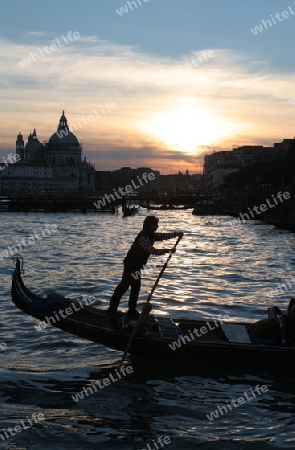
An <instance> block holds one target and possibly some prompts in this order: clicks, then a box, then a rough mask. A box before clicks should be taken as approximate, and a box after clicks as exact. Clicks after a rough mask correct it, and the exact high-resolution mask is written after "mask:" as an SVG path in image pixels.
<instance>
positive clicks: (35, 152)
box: [25, 129, 44, 160]
mask: <svg viewBox="0 0 295 450" xmlns="http://www.w3.org/2000/svg"><path fill="white" fill-rule="evenodd" d="M25 155H26V156H25V158H26V159H27V160H39V159H44V148H43V144H41V142H40V141H39V140H38V138H37V133H36V129H34V131H33V133H30V134H29V136H28V143H27V144H26V147H25Z"/></svg>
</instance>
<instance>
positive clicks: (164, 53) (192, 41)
mask: <svg viewBox="0 0 295 450" xmlns="http://www.w3.org/2000/svg"><path fill="white" fill-rule="evenodd" d="M122 8H123V9H122ZM16 11H17V13H16ZM293 12H294V14H293ZM287 13H288V14H287ZM32 19H34V20H32ZM294 20H295V4H293V3H292V2H286V3H285V2H283V3H282V2H281V1H280V2H279V1H278V0H271V1H267V2H266V1H263V2H260V4H259V5H257V4H256V3H255V2H254V0H253V1H250V2H247V4H239V5H238V6H237V5H236V3H235V2H234V1H232V0H228V1H226V2H223V4H222V5H221V4H220V3H219V2H218V1H217V0H211V1H208V2H207V3H206V4H203V5H197V4H195V2H194V1H191V0H184V1H182V2H179V1H176V0H169V2H168V1H167V0H162V1H161V2H157V3H156V2H155V1H154V0H149V1H144V0H141V1H140V0H136V1H135V2H125V1H122V0H109V1H108V2H107V4H103V5H100V4H97V2H94V1H93V0H88V1H86V2H85V3H84V4H83V5H82V4H77V5H75V6H73V5H72V3H70V2H69V1H67V0H66V1H64V2H63V3H62V4H60V3H59V2H57V1H52V2H51V3H50V5H48V4H47V5H40V4H39V3H38V2H37V1H36V0H29V1H28V2H26V3H25V4H24V3H22V2H20V1H19V0H14V1H12V2H11V3H10V4H8V5H6V6H5V10H4V8H3V7H2V14H1V15H0V24H1V34H0V41H1V49H2V50H1V52H2V58H1V59H2V65H1V85H0V86H1V87H0V90H1V126H0V128H1V142H0V156H1V160H2V158H3V157H4V158H5V157H6V156H7V155H8V154H9V153H11V151H13V150H14V148H15V139H16V136H17V134H18V132H19V131H21V132H22V134H23V136H24V138H25V139H26V138H27V136H28V135H29V133H30V132H32V131H33V129H34V128H36V130H37V134H38V138H39V140H40V141H41V142H42V141H43V140H47V139H48V138H49V136H50V135H51V134H52V133H54V132H55V131H56V128H57V125H58V122H57V117H59V115H60V113H61V111H62V110H65V114H66V116H67V118H68V122H69V125H70V128H71V127H72V131H73V132H74V134H75V135H76V136H77V138H78V139H79V141H80V142H82V143H83V150H84V151H83V155H84V156H86V157H87V159H90V160H91V162H92V163H94V164H95V167H96V169H97V170H115V169H117V168H119V167H123V166H130V167H152V168H153V169H154V170H160V172H161V173H163V174H167V173H176V172H178V170H181V171H185V170H186V169H188V170H189V171H190V173H196V172H200V171H201V168H202V166H203V161H204V155H205V154H208V153H212V152H213V151H214V150H216V151H218V150H223V149H228V150H231V149H232V147H233V146H240V145H244V144H249V145H257V144H258V145H273V143H274V142H281V141H282V140H283V139H285V138H293V137H294V134H295V133H294V128H293V123H294V116H295V114H294V113H295V108H294V105H295V101H294V96H295V90H294V88H293V87H292V81H293V79H294V70H295V68H294V62H293V61H292V60H291V57H290V50H289V49H290V42H291V40H292V37H293V36H294ZM111 105H113V106H111Z"/></svg>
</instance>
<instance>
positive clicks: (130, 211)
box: [122, 206, 139, 217]
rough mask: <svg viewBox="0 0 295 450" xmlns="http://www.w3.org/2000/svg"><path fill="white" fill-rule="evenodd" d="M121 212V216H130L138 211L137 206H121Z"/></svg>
mask: <svg viewBox="0 0 295 450" xmlns="http://www.w3.org/2000/svg"><path fill="white" fill-rule="evenodd" d="M122 212H123V217H130V216H135V214H138V213H139V207H137V208H136V207H135V206H132V207H129V206H122Z"/></svg>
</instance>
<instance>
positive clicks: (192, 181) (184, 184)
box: [160, 170, 203, 196]
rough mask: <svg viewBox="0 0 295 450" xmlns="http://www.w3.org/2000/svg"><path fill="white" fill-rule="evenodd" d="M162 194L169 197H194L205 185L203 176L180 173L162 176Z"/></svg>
mask: <svg viewBox="0 0 295 450" xmlns="http://www.w3.org/2000/svg"><path fill="white" fill-rule="evenodd" d="M160 181H161V193H162V194H167V195H172V196H173V195H176V196H183V195H192V194H193V195H194V194H196V193H198V192H200V190H201V188H202V184H203V176H202V175H200V174H194V175H190V174H189V172H188V170H187V171H186V172H185V173H182V172H178V173H176V174H171V175H161V176H160Z"/></svg>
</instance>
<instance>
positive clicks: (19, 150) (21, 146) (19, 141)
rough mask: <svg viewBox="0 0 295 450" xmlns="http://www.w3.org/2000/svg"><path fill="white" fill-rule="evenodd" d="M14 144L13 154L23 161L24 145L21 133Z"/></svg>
mask: <svg viewBox="0 0 295 450" xmlns="http://www.w3.org/2000/svg"><path fill="white" fill-rule="evenodd" d="M15 143H16V148H15V153H16V154H17V155H19V156H20V158H21V159H25V143H24V140H23V136H22V134H21V132H19V133H18V135H17V138H16V142H15Z"/></svg>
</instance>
